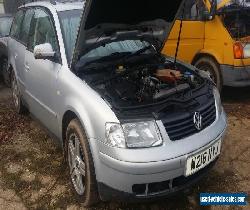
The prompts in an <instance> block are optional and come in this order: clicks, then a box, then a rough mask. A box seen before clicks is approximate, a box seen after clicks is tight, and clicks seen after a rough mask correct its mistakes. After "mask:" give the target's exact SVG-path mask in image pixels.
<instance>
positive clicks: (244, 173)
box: [0, 84, 250, 210]
mask: <svg viewBox="0 0 250 210" xmlns="http://www.w3.org/2000/svg"><path fill="white" fill-rule="evenodd" d="M249 92H250V88H241V89H231V88H230V89H229V88H227V89H225V91H224V92H223V103H224V107H225V109H226V111H227V114H228V123H229V127H228V130H227V134H226V138H225V142H224V145H223V150H222V155H221V158H220V159H219V161H218V162H217V164H216V166H215V167H214V168H213V170H212V171H211V172H210V173H209V174H208V176H207V178H205V179H203V180H202V181H201V182H200V183H199V184H197V185H196V186H195V187H194V188H192V189H191V190H190V192H189V193H188V194H180V195H178V197H172V198H168V199H163V200H160V201H157V202H153V203H146V204H125V203H118V202H108V203H100V204H99V205H98V206H96V207H95V208H92V209H96V210H97V209H100V210H104V209H131V210H132V209H135V210H140V209H145V210H147V209H150V210H159V209H171V210H173V209H180V210H185V209H194V210H197V209H201V207H200V206H199V200H198V196H199V193H200V192H247V193H248V194H249V195H250V160H249V157H250V94H249ZM61 154H62V153H61V149H60V148H59V147H58V146H57V145H56V144H55V143H54V141H53V140H52V139H51V138H50V137H49V136H48V135H47V134H46V132H45V131H44V130H43V129H42V128H41V127H40V125H39V124H38V123H37V122H35V121H34V120H33V119H31V118H30V117H29V116H18V115H16V114H15V112H14V110H13V105H12V103H11V97H10V91H9V89H6V88H5V87H3V85H1V84H0V209H6V210H7V209H18V210H19V209H20V210H22V209H84V208H83V207H81V204H80V203H79V202H78V201H77V200H76V199H75V198H74V195H73V192H72V190H71V187H70V184H69V178H68V175H67V171H66V167H65V165H64V164H63V159H62V155H61ZM203 209H211V210H213V209H250V208H249V206H248V207H244V208H243V207H223V208H222V207H205V208H203Z"/></svg>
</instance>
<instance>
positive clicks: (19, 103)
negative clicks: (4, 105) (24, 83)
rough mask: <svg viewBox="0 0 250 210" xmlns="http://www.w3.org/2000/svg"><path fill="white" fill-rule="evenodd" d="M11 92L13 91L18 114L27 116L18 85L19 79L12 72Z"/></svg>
mask: <svg viewBox="0 0 250 210" xmlns="http://www.w3.org/2000/svg"><path fill="white" fill-rule="evenodd" d="M11 90H12V99H13V102H14V107H15V110H16V112H17V113H18V114H26V113H27V112H28V111H27V108H26V107H25V106H24V104H23V102H22V98H21V93H20V89H19V86H18V84H17V79H16V76H15V73H14V72H12V74H11Z"/></svg>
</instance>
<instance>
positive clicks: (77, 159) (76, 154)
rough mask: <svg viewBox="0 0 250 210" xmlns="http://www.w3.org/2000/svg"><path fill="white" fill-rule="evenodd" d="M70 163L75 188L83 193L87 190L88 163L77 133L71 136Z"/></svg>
mask: <svg viewBox="0 0 250 210" xmlns="http://www.w3.org/2000/svg"><path fill="white" fill-rule="evenodd" d="M68 164H69V169H70V176H71V180H72V183H73V185H74V188H75V190H76V192H77V193H78V194H79V195H83V194H84V192H85V174H86V165H85V162H84V156H83V151H82V148H81V144H80V141H79V138H78V136H77V134H75V133H72V134H71V135H70V136H69V141H68Z"/></svg>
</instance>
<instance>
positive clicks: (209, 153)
mask: <svg viewBox="0 0 250 210" xmlns="http://www.w3.org/2000/svg"><path fill="white" fill-rule="evenodd" d="M220 151H221V140H219V141H217V142H216V143H214V144H213V145H212V146H210V147H208V148H207V149H205V150H203V151H202V152H199V153H197V154H195V155H193V156H190V157H188V159H187V162H186V171H185V176H190V175H192V174H194V173H196V172H197V171H199V170H201V169H202V168H204V167H206V166H207V165H208V164H209V163H211V162H212V161H213V160H215V159H216V158H217V157H218V156H219V155H220Z"/></svg>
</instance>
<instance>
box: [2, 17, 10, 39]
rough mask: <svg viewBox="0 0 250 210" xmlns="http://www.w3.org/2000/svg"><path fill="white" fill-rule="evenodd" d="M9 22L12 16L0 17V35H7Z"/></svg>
mask: <svg viewBox="0 0 250 210" xmlns="http://www.w3.org/2000/svg"><path fill="white" fill-rule="evenodd" d="M11 23H12V17H4V18H0V37H4V36H8V35H9V33H10V27H11Z"/></svg>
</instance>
